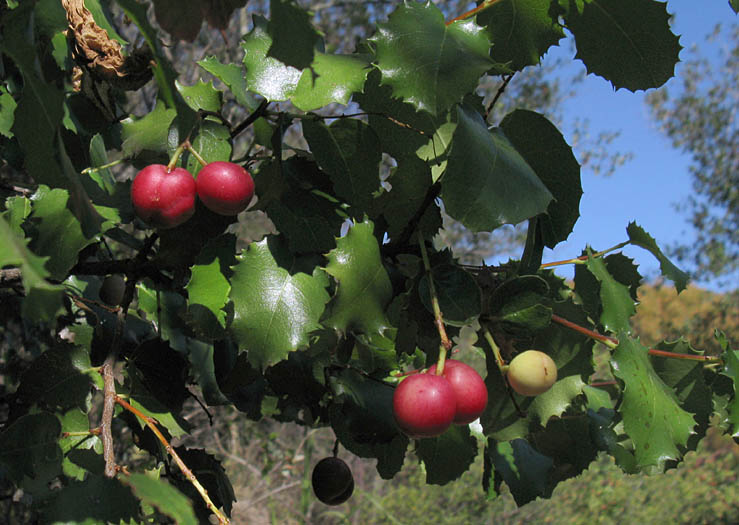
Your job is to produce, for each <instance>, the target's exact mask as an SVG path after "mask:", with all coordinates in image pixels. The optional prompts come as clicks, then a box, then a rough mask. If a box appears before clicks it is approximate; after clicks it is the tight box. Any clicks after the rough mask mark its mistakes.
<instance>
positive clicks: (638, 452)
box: [611, 333, 696, 469]
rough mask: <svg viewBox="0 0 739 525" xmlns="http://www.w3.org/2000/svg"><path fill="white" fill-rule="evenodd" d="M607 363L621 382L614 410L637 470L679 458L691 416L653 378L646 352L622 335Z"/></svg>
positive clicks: (689, 426)
mask: <svg viewBox="0 0 739 525" xmlns="http://www.w3.org/2000/svg"><path fill="white" fill-rule="evenodd" d="M619 340H620V343H619V345H618V347H617V348H616V351H615V352H614V354H613V358H612V360H611V366H612V367H613V373H614V375H615V376H616V377H617V378H619V379H620V380H621V381H623V382H624V390H623V401H622V402H621V405H620V406H619V409H618V411H619V412H620V413H621V415H622V417H623V422H624V429H625V431H626V433H627V434H628V435H629V437H630V438H631V440H632V442H633V448H634V454H635V456H636V461H637V464H638V465H639V466H640V467H641V468H645V467H651V466H654V467H657V468H659V469H663V468H664V466H665V462H666V461H668V460H670V459H673V460H677V459H679V458H680V457H681V456H682V454H681V452H680V449H679V448H678V447H684V446H685V445H686V444H687V442H688V438H689V437H690V435H691V434H692V433H693V428H694V427H695V424H696V422H695V420H694V419H693V416H692V415H691V414H690V413H689V412H686V411H685V410H684V409H683V408H681V407H680V404H679V403H678V400H677V398H676V397H675V393H674V392H673V391H672V389H671V388H670V387H668V386H667V385H666V384H665V383H664V381H662V379H661V378H660V377H659V375H657V373H656V372H655V370H654V368H653V367H652V364H651V363H650V361H649V357H648V354H647V349H646V348H645V347H644V346H642V345H641V344H640V343H639V342H638V341H635V340H633V339H629V338H628V337H627V336H626V334H625V333H622V334H621V335H620V336H619Z"/></svg>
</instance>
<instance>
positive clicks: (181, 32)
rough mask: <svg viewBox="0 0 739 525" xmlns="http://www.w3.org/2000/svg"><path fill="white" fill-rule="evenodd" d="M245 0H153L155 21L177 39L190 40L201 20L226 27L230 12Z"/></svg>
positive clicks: (240, 5)
mask: <svg viewBox="0 0 739 525" xmlns="http://www.w3.org/2000/svg"><path fill="white" fill-rule="evenodd" d="M244 4H246V0H154V15H155V16H156V19H157V23H158V24H159V25H160V26H161V28H162V29H164V30H165V31H166V32H167V33H169V34H170V35H172V37H174V38H176V39H178V40H187V41H188V42H192V41H193V40H195V37H197V36H198V33H199V32H200V26H201V25H203V20H204V19H205V20H207V21H208V23H209V24H210V25H211V26H213V27H216V28H218V29H226V27H227V25H228V21H229V19H230V18H231V14H232V13H233V12H234V10H235V9H237V8H239V7H243V6H244Z"/></svg>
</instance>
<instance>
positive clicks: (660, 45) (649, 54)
mask: <svg viewBox="0 0 739 525" xmlns="http://www.w3.org/2000/svg"><path fill="white" fill-rule="evenodd" d="M669 19H670V15H669V13H668V12H667V4H666V3H665V2H655V1H652V0H620V1H618V2H608V1H606V0H586V1H585V3H584V6H583V8H582V10H580V9H574V10H572V9H570V10H569V12H568V13H567V14H565V23H566V25H567V28H568V29H569V30H570V31H572V33H573V34H574V35H575V44H576V45H577V56H576V58H579V59H580V60H582V61H583V62H584V63H585V66H586V67H587V69H588V72H589V73H595V74H596V75H599V76H601V77H603V78H605V79H606V80H608V81H610V82H611V84H613V86H614V87H615V88H616V89H618V88H626V89H628V90H630V91H637V90H639V89H649V88H656V87H659V86H661V85H662V84H664V83H665V82H667V80H668V79H670V78H671V77H672V76H673V75H674V71H675V64H677V62H678V54H679V52H680V49H681V48H682V46H680V44H679V42H678V37H677V36H676V35H675V34H674V33H673V32H672V30H671V29H670V24H669Z"/></svg>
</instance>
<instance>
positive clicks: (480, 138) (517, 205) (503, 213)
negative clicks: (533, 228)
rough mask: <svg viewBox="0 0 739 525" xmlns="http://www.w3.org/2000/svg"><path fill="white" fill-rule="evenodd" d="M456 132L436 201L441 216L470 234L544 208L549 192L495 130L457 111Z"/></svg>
mask: <svg viewBox="0 0 739 525" xmlns="http://www.w3.org/2000/svg"><path fill="white" fill-rule="evenodd" d="M457 114H458V121H457V128H456V130H455V132H454V139H453V143H452V151H451V154H450V156H449V162H448V165H447V169H446V173H445V174H444V176H443V179H442V188H441V197H442V199H443V200H444V205H445V208H446V211H447V213H449V215H451V216H452V217H453V218H455V219H457V220H458V221H460V222H462V223H463V224H464V225H465V226H467V227H468V228H470V229H471V230H473V231H492V230H494V229H495V228H497V227H498V226H500V225H502V224H518V223H519V222H521V221H523V220H525V219H528V218H530V217H534V216H535V215H538V214H540V213H542V212H544V211H545V210H546V209H547V206H548V205H549V202H550V201H551V200H552V194H551V193H550V192H549V190H548V189H547V188H546V186H545V185H544V184H543V183H542V182H541V180H540V179H539V177H537V176H536V173H535V172H534V171H533V170H532V169H531V167H530V166H529V165H528V164H527V163H526V161H525V160H524V158H523V157H521V155H520V154H519V153H518V151H517V150H516V149H515V148H514V146H513V145H512V144H511V143H510V142H509V141H508V139H507V138H506V136H505V135H504V134H503V132H502V131H501V130H499V129H496V130H493V131H492V132H490V131H488V129H487V126H486V125H485V123H484V122H483V120H482V118H481V117H480V115H479V114H478V113H476V112H474V111H472V110H471V109H469V108H463V107H460V108H459V109H458V111H457Z"/></svg>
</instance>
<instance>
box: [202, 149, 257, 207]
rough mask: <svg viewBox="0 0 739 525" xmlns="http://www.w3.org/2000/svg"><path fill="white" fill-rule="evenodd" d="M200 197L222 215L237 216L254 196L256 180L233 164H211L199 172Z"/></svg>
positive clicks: (206, 204) (219, 162)
mask: <svg viewBox="0 0 739 525" xmlns="http://www.w3.org/2000/svg"><path fill="white" fill-rule="evenodd" d="M197 188H198V197H200V200H201V201H203V204H205V206H206V207H207V208H208V209H209V210H211V211H213V212H215V213H218V214H220V215H237V214H238V213H240V212H242V211H244V210H245V209H246V207H247V206H248V205H249V203H250V202H251V199H252V197H253V196H254V180H253V179H252V178H251V175H249V172H248V171H246V170H245V169H244V168H243V167H241V166H239V165H238V164H234V163H233V162H223V161H217V162H211V163H210V164H206V165H205V166H204V167H203V169H201V170H200V171H199V172H198V178H197Z"/></svg>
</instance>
